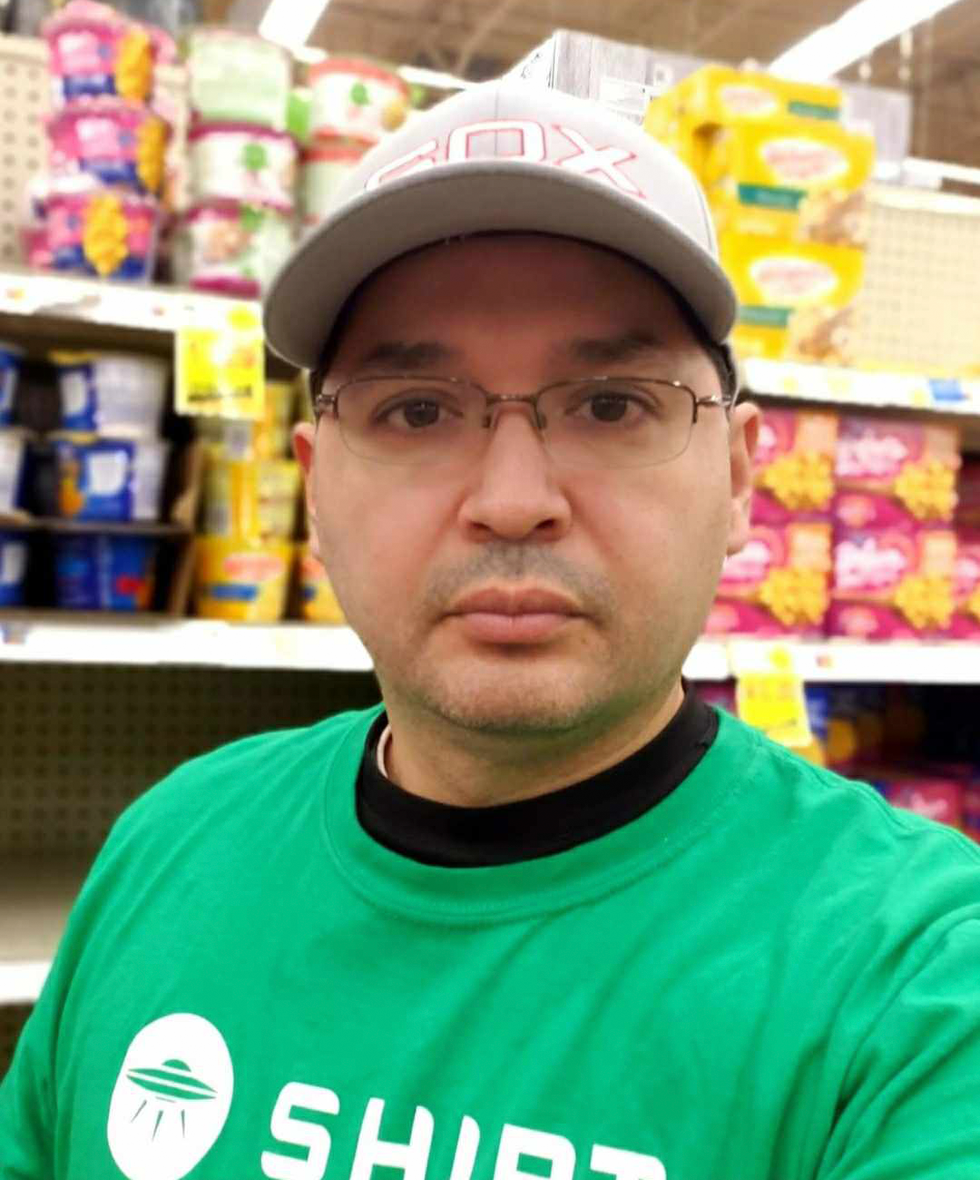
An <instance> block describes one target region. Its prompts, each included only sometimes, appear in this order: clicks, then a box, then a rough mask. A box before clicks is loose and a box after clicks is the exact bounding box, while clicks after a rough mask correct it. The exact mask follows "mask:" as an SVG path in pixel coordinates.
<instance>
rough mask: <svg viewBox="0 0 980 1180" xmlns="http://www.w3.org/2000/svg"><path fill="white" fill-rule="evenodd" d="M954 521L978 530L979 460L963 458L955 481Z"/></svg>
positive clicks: (979, 502)
mask: <svg viewBox="0 0 980 1180" xmlns="http://www.w3.org/2000/svg"><path fill="white" fill-rule="evenodd" d="M956 491H957V504H956V523H957V524H960V525H964V526H965V527H966V528H968V529H976V530H978V531H980V462H978V461H977V460H976V459H964V460H963V466H962V467H961V468H960V474H959V478H958V479H957V481H956Z"/></svg>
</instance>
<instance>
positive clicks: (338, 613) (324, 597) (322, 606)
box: [298, 541, 346, 626]
mask: <svg viewBox="0 0 980 1180" xmlns="http://www.w3.org/2000/svg"><path fill="white" fill-rule="evenodd" d="M298 558H299V597H300V613H301V614H302V616H303V618H304V619H308V620H309V621H310V622H311V623H333V624H336V625H338V626H339V625H341V624H343V623H345V622H346V619H345V618H344V612H343V611H342V610H341V607H340V603H339V602H338V601H337V595H336V594H334V590H333V586H331V585H330V579H329V578H328V577H327V571H326V570H325V569H324V568H323V566H322V565H321V564H320V563H319V561H317V559H316V558H315V557H314V556H313V554H312V552H311V551H310V543H309V541H307V542H305V543H304V544H303V545H301V546H300V547H299V551H298Z"/></svg>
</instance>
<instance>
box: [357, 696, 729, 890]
mask: <svg viewBox="0 0 980 1180" xmlns="http://www.w3.org/2000/svg"><path fill="white" fill-rule="evenodd" d="M387 724H388V718H387V716H386V714H384V713H382V714H381V716H380V717H379V718H378V719H377V721H375V723H374V725H372V727H371V730H370V732H369V733H368V737H367V742H366V743H365V750H364V757H363V758H362V760H361V768H360V771H359V772H358V776H357V788H356V790H357V817H358V820H359V821H360V824H361V827H363V828H364V830H365V831H366V832H367V833H368V835H370V836H372V837H373V838H374V839H375V840H377V841H378V843H379V844H383V845H384V846H385V847H386V848H390V849H391V850H392V851H393V852H398V853H400V854H401V855H402V856H407V857H410V858H411V859H412V860H416V861H420V862H422V863H423V864H430V865H442V866H445V867H456V868H475V867H478V866H487V865H502V864H512V863H514V862H516V861H521V860H533V859H535V858H537V857H540V856H550V855H552V854H553V853H556V852H564V851H566V850H567V849H569V848H574V847H575V845H577V844H584V843H585V842H586V841H587V840H595V839H596V838H597V837H599V836H604V835H606V834H607V833H608V832H612V831H614V830H615V829H616V828H620V827H622V826H623V825H624V824H628V823H630V822H631V821H632V820H634V819H637V818H638V817H639V816H641V815H642V814H643V813H644V812H645V811H649V809H650V808H651V807H653V806H655V805H656V804H657V803H659V802H660V801H661V800H663V799H665V798H666V797H667V796H668V795H669V794H670V792H671V791H673V790H674V788H675V787H677V786H678V785H679V784H680V783H682V782H683V781H684V779H685V778H686V777H687V776H688V775H689V774H690V773H691V771H692V770H693V769H694V767H695V766H697V764H698V763H699V762H700V761H701V759H702V758H703V757H704V754H705V753H706V751H707V750H708V748H709V747H710V745H711V743H712V742H713V741H714V739H715V735H716V734H717V732H718V715H717V714H716V713H715V711H714V709H711V708H709V707H708V706H707V705H705V704H704V703H703V702H702V701H700V700H699V699H698V697H697V695H696V694H695V692H694V690H693V689H692V688H691V687H690V686H689V685H685V693H684V701H683V704H682V705H681V707H680V708H679V709H678V710H677V712H676V713H675V715H674V716H673V718H672V719H671V720H670V722H669V723H668V724H667V725H666V726H665V728H664V729H663V730H661V732H660V733H659V734H658V735H657V736H656V737H655V738H654V739H653V740H652V741H651V742H648V743H647V744H646V745H645V746H643V747H642V748H641V749H639V750H637V751H636V752H635V753H634V754H631V755H630V756H629V757H628V758H626V759H625V760H624V761H622V762H620V763H618V764H617V765H615V766H611V767H609V768H608V769H607V770H603V771H601V772H600V773H599V774H597V775H594V776H593V777H592V778H590V779H585V780H584V781H583V782H579V783H573V784H572V785H571V786H568V787H562V788H561V789H560V790H557V791H550V792H548V793H547V794H545V795H537V796H535V797H534V798H532V799H522V800H520V801H518V802H516V803H502V804H498V805H496V806H493V807H458V806H455V805H453V804H449V803H435V802H433V801H432V800H431V799H423V798H421V797H420V796H418V795H413V794H411V793H410V792H408V791H406V790H404V789H403V788H402V787H400V786H398V785H397V783H393V782H391V780H390V779H387V778H385V776H384V775H383V774H382V773H381V771H380V770H379V769H378V761H377V752H378V741H379V740H380V738H381V734H382V733H383V732H384V728H385V726H386V725H387Z"/></svg>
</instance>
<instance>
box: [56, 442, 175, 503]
mask: <svg viewBox="0 0 980 1180" xmlns="http://www.w3.org/2000/svg"><path fill="white" fill-rule="evenodd" d="M51 441H52V442H53V443H54V449H55V455H56V457H57V466H58V505H59V515H61V516H64V517H68V518H70V519H73V520H78V521H113V522H122V521H134V520H145V521H155V520H159V517H160V496H161V492H162V489H163V479H164V475H165V473H166V464H167V455H168V453H169V449H170V444H169V443H167V442H165V441H162V440H160V439H141V440H140V439H122V438H119V439H116V438H97V437H96V436H95V435H87V434H56V435H52V436H51Z"/></svg>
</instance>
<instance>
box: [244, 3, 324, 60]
mask: <svg viewBox="0 0 980 1180" xmlns="http://www.w3.org/2000/svg"><path fill="white" fill-rule="evenodd" d="M328 3H329V0H271V2H270V4H269V7H268V8H267V9H266V10H265V16H264V17H263V18H262V23H261V24H260V25H259V36H260V37H265V39H266V40H267V41H275V42H276V44H277V45H285V46H286V48H287V49H294V50H295V49H298V48H300V46H302V45H305V44H306V42H307V40H308V38H309V36H310V33H312V32H313V30H314V29H315V28H316V23H317V21H318V20H319V19H320V17H321V16H322V14H323V10H324V9H325V8H326V7H327V4H328Z"/></svg>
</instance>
